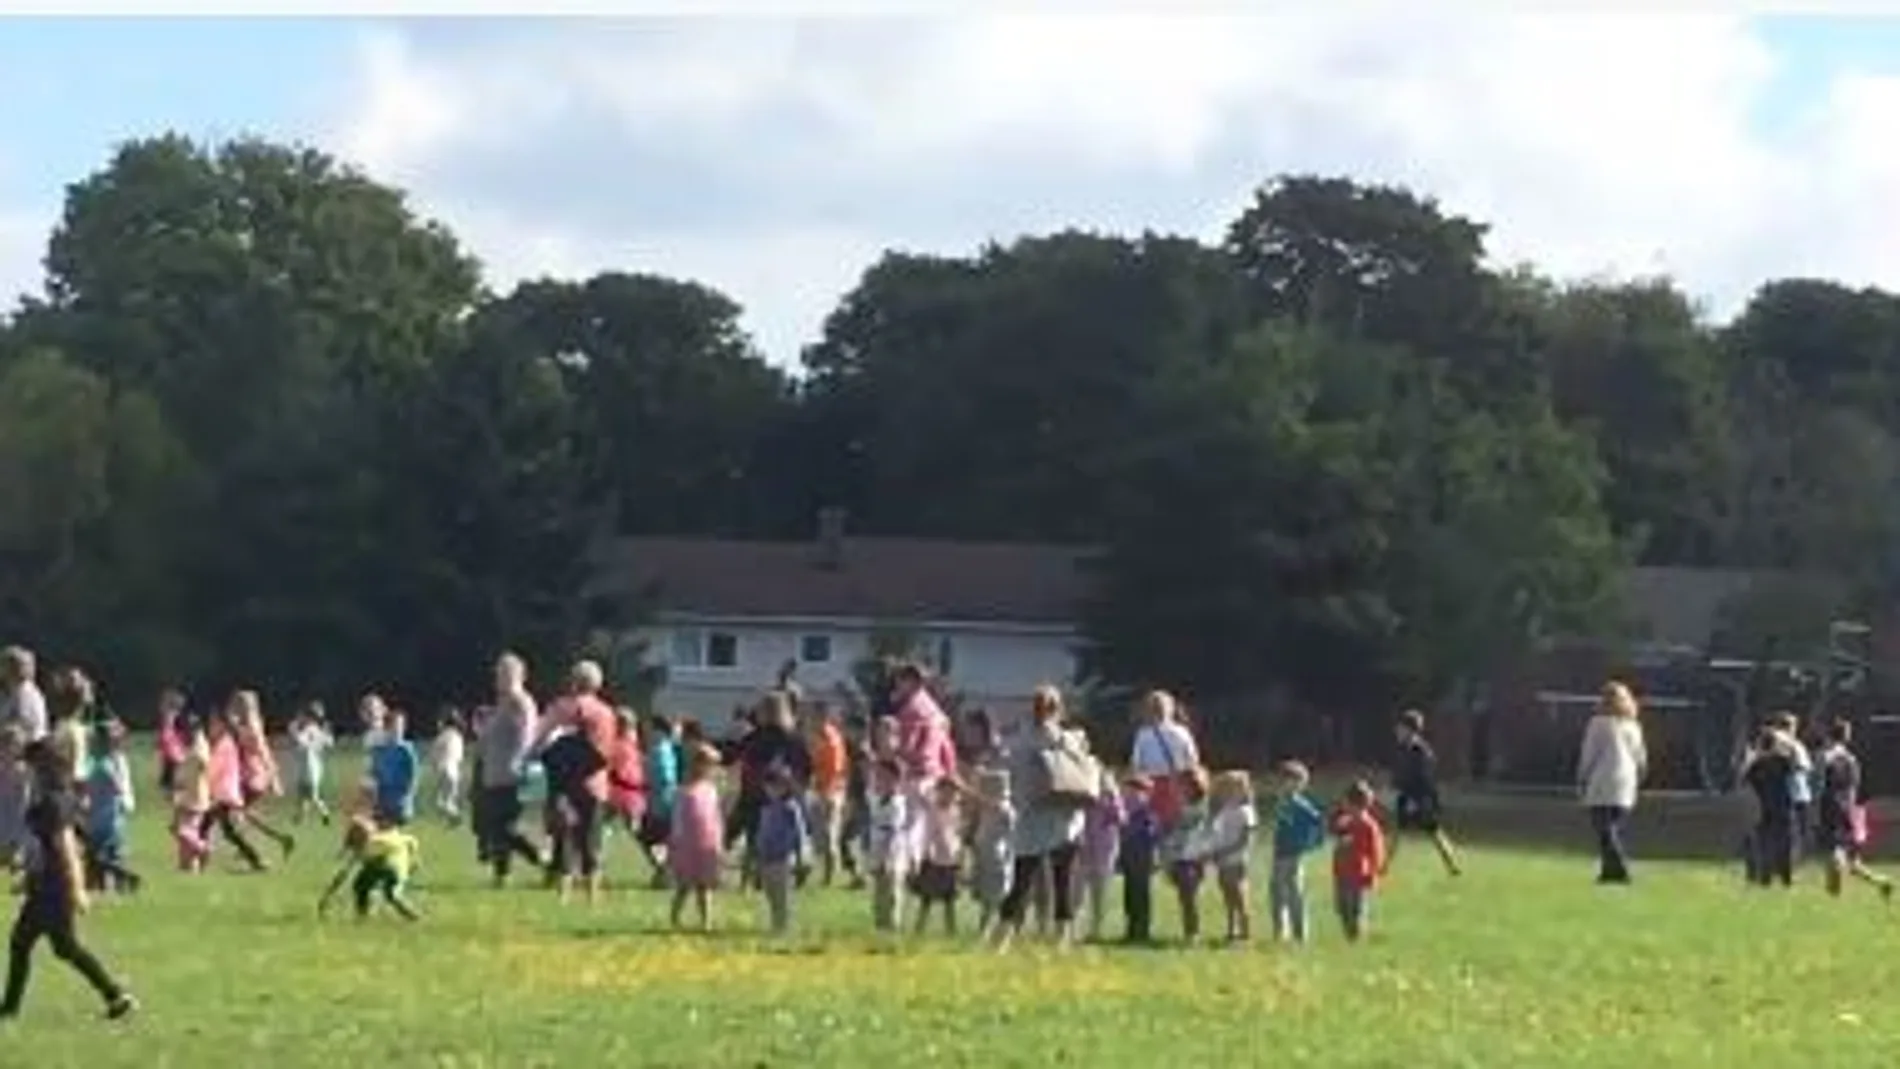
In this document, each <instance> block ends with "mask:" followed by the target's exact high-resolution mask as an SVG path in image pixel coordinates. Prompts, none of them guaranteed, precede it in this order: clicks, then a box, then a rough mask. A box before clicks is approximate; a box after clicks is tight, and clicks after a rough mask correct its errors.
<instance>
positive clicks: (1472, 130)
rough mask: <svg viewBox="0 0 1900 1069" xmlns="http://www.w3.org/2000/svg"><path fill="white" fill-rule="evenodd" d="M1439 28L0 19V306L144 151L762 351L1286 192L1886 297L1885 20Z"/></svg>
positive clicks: (502, 272) (1891, 190) (1601, 266)
mask: <svg viewBox="0 0 1900 1069" xmlns="http://www.w3.org/2000/svg"><path fill="white" fill-rule="evenodd" d="M1417 6H1418V7H1420V8H1423V7H1425V6H1426V5H1417ZM1606 6H1607V7H1609V8H1612V9H1613V8H1615V5H1606ZM1445 7H1446V10H1442V11H1438V10H1435V11H1431V12H1429V13H1425V12H1421V13H1417V14H1409V13H1401V12H1402V9H1397V8H1392V7H1380V8H1365V7H1361V6H1359V5H1353V4H1344V5H1328V6H1327V7H1326V8H1325V9H1324V10H1322V11H1315V12H1304V11H1294V10H1288V11H1285V12H1283V13H1270V14H1258V15H1206V14H1196V15H1177V16H1173V17H1168V16H1133V15H1119V14H1117V15H1087V16H1082V15H1069V16H1062V15H1018V16H1003V15H987V14H973V15H968V16H963V17H956V18H950V17H936V18H926V17H902V18H893V17H884V18H874V19H859V20H850V19H832V20H823V19H812V20H795V19H786V18H770V17H762V16H750V17H737V16H727V17H700V18H676V19H663V18H657V17H655V18H646V19H619V20H613V21H586V22H583V21H563V20H500V19H454V20H446V19H434V20H408V21H404V20H377V19H363V18H357V19H345V18H337V19H330V20H293V19H211V18H200V19H189V20H187V19H176V20H135V19H111V20H107V19H88V20H76V19H75V20H52V19H45V20H29V19H8V20H0V307H3V306H6V305H10V304H11V303H12V297H13V296H14V295H16V294H20V293H25V292H37V291H38V289H39V288H40V286H41V284H42V278H41V271H40V267H39V262H40V257H41V253H42V251H43V249H44V245H45V240H46V236H47V234H48V233H49V232H50V230H51V229H52V227H53V226H54V224H55V223H56V221H57V219H58V215H59V209H60V201H61V198H62V195H63V190H64V188H65V186H66V185H67V184H68V183H70V182H73V181H76V180H78V179H80V178H82V177H84V176H85V175H87V174H88V173H90V172H92V171H94V170H96V169H98V168H99V167H101V166H102V165H104V164H105V162H106V161H107V160H108V159H109V157H110V154H111V151H112V148H113V146H115V145H116V144H118V143H120V142H122V141H124V140H126V139H129V138H136V137H141V136H147V135H153V134H158V133H162V132H165V131H177V132H181V133H185V134H188V135H191V136H194V137H198V138H221V137H229V136H235V135H240V134H260V135H263V136H266V137H270V138H275V139H284V140H294V141H300V142H306V143H311V144H315V145H317V146H318V147H320V148H323V149H325V150H327V151H330V152H332V153H334V154H336V155H338V156H340V157H342V158H344V159H346V160H348V161H351V162H353V163H355V164H357V165H359V166H361V167H362V168H364V169H365V170H367V171H368V172H369V173H370V174H372V175H373V176H375V177H377V178H379V179H382V180H384V181H387V182H391V183H393V184H396V185H398V186H401V187H403V188H405V189H407V190H408V191H410V193H411V195H412V199H413V203H414V204H415V206H416V208H417V209H418V210H419V211H421V212H422V213H424V214H426V215H429V216H432V217H434V218H437V219H440V220H441V221H443V222H445V223H446V224H448V225H449V227H450V228H451V229H453V230H454V231H455V232H456V233H457V234H458V235H460V237H461V238H462V239H463V241H464V242H465V243H466V244H467V245H468V246H469V248H470V249H471V250H472V251H473V252H474V253H475V254H476V255H477V256H478V257H479V258H480V259H481V260H482V262H483V264H484V265H485V269H486V271H487V277H488V279H489V281H490V283H491V284H492V285H494V286H495V287H497V288H506V287H507V286H509V285H511V284H512V283H513V282H515V281H517V280H519V279H522V278H526V277H536V276H543V275H554V276H566V277H581V276H584V275H586V274H590V273H592V272H594V271H597V270H603V269H623V270H636V271H650V272H658V273H663V274H670V275H676V276H683V277H690V278H695V279H698V280H700V281H703V282H706V283H709V284H711V285H714V286H717V287H718V288H720V289H722V290H724V291H725V292H727V293H728V294H730V295H732V296H733V297H735V298H736V299H738V300H739V301H740V302H741V303H742V304H743V305H744V306H745V308H746V309H747V312H746V323H747V326H748V327H749V329H750V330H751V331H752V333H753V335H754V337H755V338H757V339H758V341H759V344H760V346H761V348H762V349H763V350H764V351H765V353H766V354H767V355H768V356H769V357H771V358H772V359H774V360H776V361H780V362H785V363H790V362H792V361H794V360H796V358H797V354H798V351H799V349H800V348H801V347H802V346H803V345H805V344H808V343H809V342H810V341H812V340H813V339H814V338H815V337H816V336H817V334H818V332H819V330H820V328H821V326H822V323H823V319H824V316H825V315H826V313H827V312H828V311H829V310H830V309H831V307H832V306H833V304H834V303H835V302H836V300H837V299H838V298H839V297H840V296H841V295H843V294H844V293H845V292H846V291H848V290H849V289H850V288H851V287H852V285H853V284H854V283H855V281H856V279H857V278H858V276H859V275H860V274H861V273H862V271H863V270H864V269H865V267H867V266H868V265H869V264H870V263H871V262H872V261H873V260H874V259H875V258H876V257H877V256H878V254H879V253H881V252H882V251H884V250H886V249H891V248H900V249H905V250H910V251H919V252H937V253H948V254H957V253H966V252H970V251H972V250H974V249H975V248H976V247H978V246H979V245H981V244H982V243H983V242H985V241H987V240H991V239H998V240H1008V239H1010V238H1012V237H1014V236H1016V235H1018V234H1022V233H1026V232H1037V231H1048V230H1052V229H1058V228H1062V227H1067V226H1080V227H1085V228H1090V229H1098V230H1115V231H1127V232H1138V231H1140V230H1143V229H1154V230H1161V231H1170V232H1181V233H1190V234H1195V235H1198V236H1201V237H1206V238H1210V239H1212V238H1216V237H1218V236H1219V234H1220V233H1221V231H1222V229H1223V228H1224V226H1225V224H1226V223H1227V222H1228V221H1230V220H1231V219H1232V218H1233V217H1234V216H1235V215H1237V214H1238V213H1239V211H1240V210H1241V209H1242V208H1243V207H1244V206H1245V204H1246V203H1247V201H1248V199H1249V198H1250V196H1251V193H1252V190H1253V189H1254V188H1255V187H1257V186H1258V185H1259V184H1260V183H1261V182H1263V181H1265V180H1266V179H1268V178H1270V177H1272V176H1273V175H1275V174H1279V173H1285V172H1307V171H1312V172H1322V173H1329V174H1346V175H1350V176H1353V177H1356V178H1359V179H1362V180H1372V181H1382V182H1386V181H1390V182H1399V183H1403V184H1406V185H1409V186H1411V187H1413V188H1415V189H1417V190H1419V191H1421V192H1424V193H1428V194H1430V195H1432V196H1435V197H1437V198H1438V199H1439V200H1440V201H1441V202H1442V203H1443V204H1444V205H1445V206H1446V207H1447V208H1448V209H1450V210H1453V211H1457V212H1461V213H1465V214H1468V215H1471V216H1473V217H1475V218H1478V219H1480V220H1484V221H1486V222H1489V223H1491V224H1492V227H1493V229H1492V232H1491V242H1490V244H1491V252H1492V254H1493V256H1494V258H1495V259H1496V260H1497V261H1498V262H1500V263H1504V264H1509V263H1518V262H1525V261H1529V262H1532V263H1535V264H1536V265H1538V266H1539V267H1540V268H1542V269H1544V270H1546V271H1550V272H1552V273H1555V274H1558V275H1560V276H1563V277H1585V276H1589V277H1602V276H1613V277H1623V276H1634V275H1654V274H1658V273H1666V274H1669V275H1671V276H1673V277H1675V278H1676V279H1677V280H1678V281H1679V282H1680V283H1681V284H1682V285H1684V286H1685V287H1686V288H1687V289H1689V290H1690V292H1691V293H1693V294H1694V295H1696V296H1697V297H1698V298H1699V299H1701V300H1703V301H1704V302H1706V306H1707V308H1708V309H1709V311H1710V314H1712V315H1715V316H1726V315H1729V314H1732V313H1733V312H1734V311H1735V310H1736V309H1737V308H1738V307H1740V305H1741V304H1742V302H1744V301H1745V300H1746V299H1747V296H1748V294H1749V293H1750V292H1751V291H1752V290H1753V289H1754V288H1755V287H1756V286H1758V285H1759V284H1760V283H1761V282H1763V281H1764V280H1766V279H1769V278H1775V277H1784V276H1791V275H1819V276H1826V277H1832V278H1838V279H1841V280H1843V281H1845V282H1849V283H1852V284H1855V285H1862V284H1870V285H1885V286H1891V287H1895V288H1900V213H1896V211H1895V210H1894V207H1895V206H1894V203H1893V202H1894V201H1895V199H1896V195H1897V194H1900V136H1895V135H1894V131H1896V130H1900V18H1874V17H1866V16H1863V17H1858V18H1856V17H1846V16H1836V17H1821V16H1804V17H1772V18H1770V17H1750V16H1748V15H1745V14H1742V13H1722V12H1720V11H1715V10H1695V9H1685V10H1683V11H1681V12H1674V11H1671V12H1668V13H1652V14H1642V13H1637V12H1635V11H1633V10H1622V11H1617V10H1610V11H1608V12H1607V13H1605V12H1591V11H1584V10H1582V9H1576V10H1571V11H1564V10H1561V9H1553V11H1550V12H1544V13H1538V14H1530V13H1507V12H1505V11H1504V10H1502V9H1500V8H1495V7H1494V8H1490V9H1484V8H1470V9H1464V8H1458V7H1457V6H1455V5H1446V6H1445Z"/></svg>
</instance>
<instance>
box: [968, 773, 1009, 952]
mask: <svg viewBox="0 0 1900 1069" xmlns="http://www.w3.org/2000/svg"><path fill="white" fill-rule="evenodd" d="M976 806H977V809H976V830H975V832H974V833H973V834H972V835H971V836H970V870H971V871H970V883H971V884H972V890H973V891H974V892H975V895H976V908H977V926H978V927H979V928H980V929H982V931H983V933H984V935H985V936H988V935H990V934H991V932H990V925H992V924H994V923H995V922H996V920H997V919H998V915H999V913H1000V912H1001V910H1002V908H1003V899H1004V898H1006V897H1007V896H1008V895H1009V881H1010V876H1011V872H1012V870H1013V869H1014V867H1015V851H1014V849H1013V848H1012V843H1013V842H1014V840H1015V838H1016V803H1015V802H1014V801H1012V800H1011V799H1010V791H1009V772H1008V770H1007V769H1001V768H993V769H984V770H983V771H982V772H980V773H978V774H977V780H976Z"/></svg>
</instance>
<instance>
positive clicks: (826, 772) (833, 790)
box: [811, 724, 851, 794]
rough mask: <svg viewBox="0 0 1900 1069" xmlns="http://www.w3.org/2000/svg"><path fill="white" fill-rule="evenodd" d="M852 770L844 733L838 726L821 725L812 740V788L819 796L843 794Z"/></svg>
mask: <svg viewBox="0 0 1900 1069" xmlns="http://www.w3.org/2000/svg"><path fill="white" fill-rule="evenodd" d="M850 768H851V757H850V751H849V750H848V749H846V747H845V744H844V732H842V731H839V730H838V725H836V724H821V725H819V727H818V737H817V738H816V739H814V740H812V748H811V786H812V790H814V791H817V792H818V793H819V794H843V793H844V789H845V779H846V776H847V775H848V773H849V772H850Z"/></svg>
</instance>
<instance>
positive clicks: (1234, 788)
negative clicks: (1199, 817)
mask: <svg viewBox="0 0 1900 1069" xmlns="http://www.w3.org/2000/svg"><path fill="white" fill-rule="evenodd" d="M1208 796H1209V797H1210V798H1212V799H1213V800H1214V801H1216V802H1219V803H1220V804H1222V805H1237V804H1239V803H1242V802H1252V801H1253V777H1252V776H1249V775H1248V774H1247V773H1246V772H1245V771H1244V770H1241V769H1233V770H1230V771H1227V772H1222V773H1219V774H1218V775H1216V776H1215V777H1214V780H1213V783H1212V784H1210V785H1209V787H1208Z"/></svg>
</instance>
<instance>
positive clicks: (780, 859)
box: [754, 766, 810, 936]
mask: <svg viewBox="0 0 1900 1069" xmlns="http://www.w3.org/2000/svg"><path fill="white" fill-rule="evenodd" d="M808 831H809V829H808V828H807V827H806V826H805V806H804V802H803V800H802V799H801V798H800V797H799V789H798V780H797V778H796V777H794V776H793V775H792V772H791V770H790V769H787V768H784V767H780V766H774V767H772V768H771V769H768V770H767V771H766V773H765V804H764V805H763V806H761V807H760V809H759V826H758V841H757V842H756V843H755V844H754V850H755V854H756V857H757V860H758V866H759V890H761V891H763V892H764V895H765V906H766V914H767V926H768V928H769V930H770V931H771V933H772V934H773V935H775V936H782V935H785V934H787V933H789V932H790V931H791V930H792V895H793V891H794V889H795V888H796V886H797V884H798V882H799V874H800V873H801V872H803V871H804V868H805V856H806V854H805V852H806V844H807V843H808V842H809V841H810V836H809V834H808Z"/></svg>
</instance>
